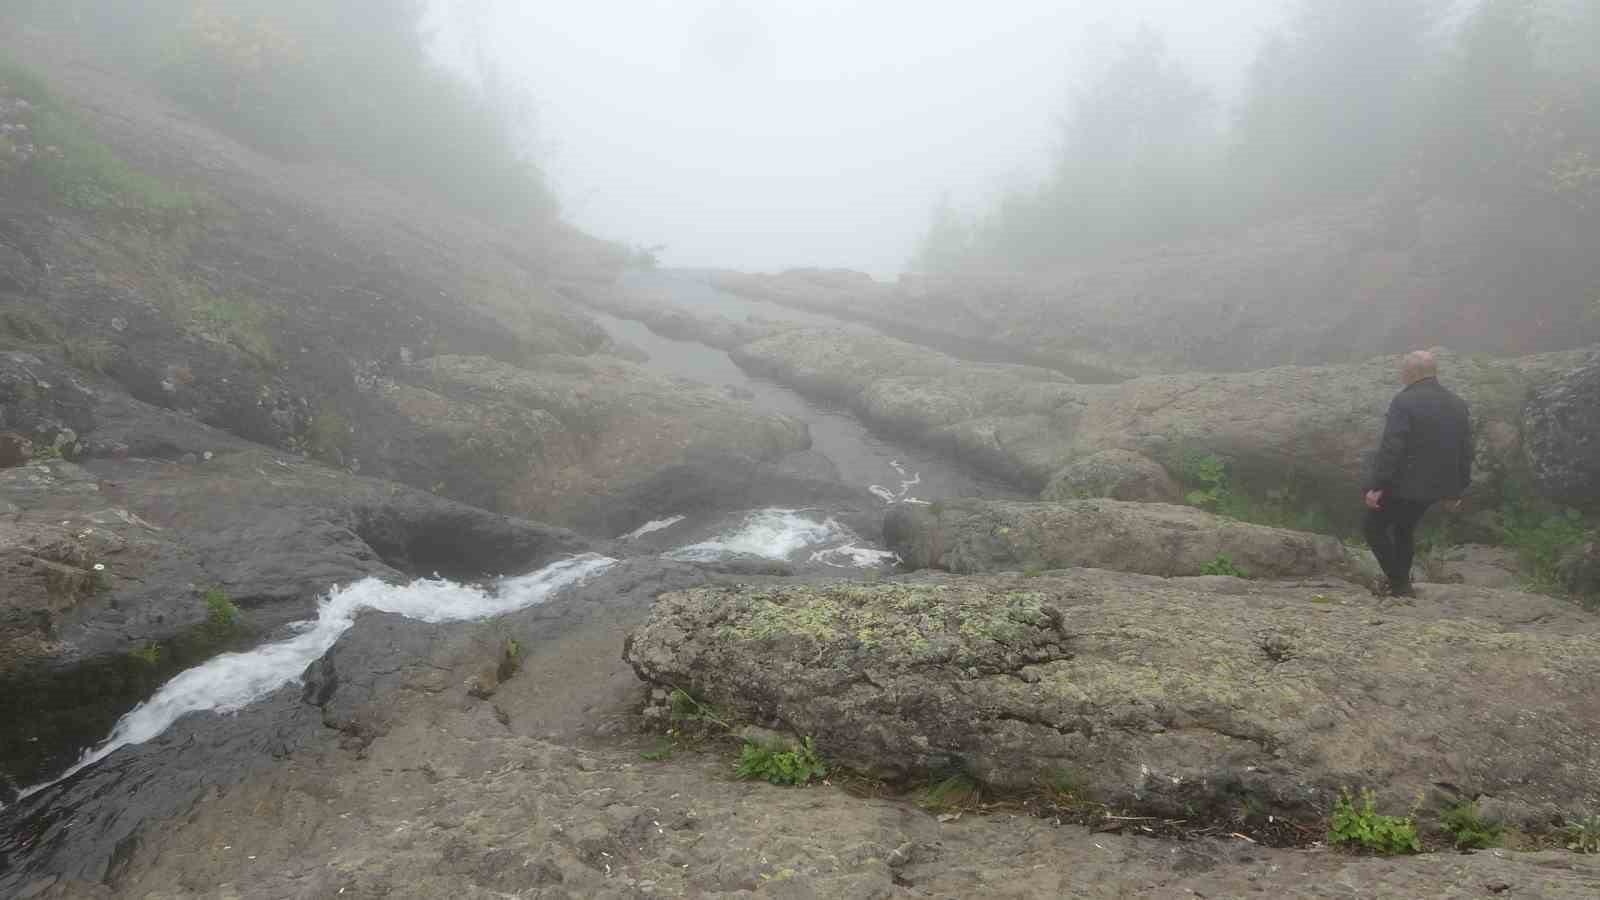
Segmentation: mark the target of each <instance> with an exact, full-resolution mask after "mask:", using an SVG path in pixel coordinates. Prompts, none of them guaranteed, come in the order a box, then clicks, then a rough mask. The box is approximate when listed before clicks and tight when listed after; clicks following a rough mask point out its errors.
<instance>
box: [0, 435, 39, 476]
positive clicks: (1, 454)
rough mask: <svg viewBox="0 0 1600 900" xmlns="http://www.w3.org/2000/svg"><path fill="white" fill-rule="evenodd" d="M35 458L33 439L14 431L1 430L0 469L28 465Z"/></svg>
mask: <svg viewBox="0 0 1600 900" xmlns="http://www.w3.org/2000/svg"><path fill="white" fill-rule="evenodd" d="M30 459H33V441H30V440H28V439H27V438H25V437H23V436H22V435H20V434H17V433H16V432H14V431H0V469H9V468H11V467H12V466H21V465H26V464H27V462H28V460H30Z"/></svg>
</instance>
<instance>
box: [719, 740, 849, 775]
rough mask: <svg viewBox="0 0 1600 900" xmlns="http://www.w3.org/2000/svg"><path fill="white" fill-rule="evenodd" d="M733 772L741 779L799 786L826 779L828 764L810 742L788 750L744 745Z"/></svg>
mask: <svg viewBox="0 0 1600 900" xmlns="http://www.w3.org/2000/svg"><path fill="white" fill-rule="evenodd" d="M736 772H737V774H738V776H739V778H740V779H744V780H750V779H757V778H759V779H763V780H765V781H768V782H771V783H772V784H786V785H802V784H809V783H811V782H812V781H814V780H820V779H822V778H826V777H827V775H828V764H827V762H825V761H824V760H823V758H822V755H821V754H819V753H818V752H817V748H816V745H815V744H814V743H812V740H811V738H809V737H808V738H806V739H805V740H804V741H802V742H801V743H800V745H799V746H796V747H793V748H790V749H781V748H778V747H763V746H760V745H757V744H750V743H747V744H745V745H744V748H743V749H742V750H740V751H739V762H738V764H737V766H736Z"/></svg>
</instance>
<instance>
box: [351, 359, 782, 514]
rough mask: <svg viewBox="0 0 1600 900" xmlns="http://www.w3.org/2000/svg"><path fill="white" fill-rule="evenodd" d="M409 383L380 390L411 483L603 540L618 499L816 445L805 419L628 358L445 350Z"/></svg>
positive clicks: (393, 456)
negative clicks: (502, 357)
mask: <svg viewBox="0 0 1600 900" xmlns="http://www.w3.org/2000/svg"><path fill="white" fill-rule="evenodd" d="M404 377H405V378H406V379H408V380H407V381H406V382H404V383H401V382H396V383H392V384H388V385H386V386H384V387H382V388H381V389H380V390H382V391H384V392H385V394H386V395H387V397H388V398H389V400H390V402H392V404H393V406H394V408H395V409H396V410H397V411H398V412H399V413H400V415H401V416H403V417H404V418H405V420H406V425H405V426H404V427H402V428H400V429H397V431H396V432H395V433H393V434H389V435H386V436H385V438H384V447H383V449H382V450H381V451H380V453H381V454H382V456H383V457H384V458H385V459H389V460H391V462H390V465H391V466H393V467H396V468H398V469H404V470H406V473H407V474H406V477H405V478H404V480H405V481H407V482H409V483H418V482H428V481H430V480H434V479H438V480H440V482H441V485H440V486H438V488H437V489H438V490H440V491H441V492H444V493H447V494H449V495H450V496H462V497H463V498H464V499H467V500H470V501H471V502H474V503H475V504H476V505H479V506H483V507H485V508H493V509H499V510H502V511H506V512H516V513H518V514H520V515H527V516H530V517H533V518H537V519H539V520H541V521H549V522H555V523H558V524H568V525H574V526H577V527H582V528H585V529H589V530H593V531H596V532H600V533H604V532H606V531H611V530H613V529H615V528H616V527H617V525H618V524H620V523H619V522H617V521H616V520H617V518H618V517H619V516H622V517H626V515H627V514H628V513H627V512H626V511H619V510H617V509H615V506H616V504H614V503H608V500H610V498H612V497H615V496H616V495H622V494H626V493H628V492H630V491H635V492H636V491H638V490H640V489H641V487H642V485H644V484H645V483H646V482H649V481H651V480H652V479H657V480H659V478H660V476H662V474H663V473H664V472H665V471H666V470H669V469H673V468H675V467H680V468H681V467H683V466H685V465H692V464H694V463H696V462H701V461H710V460H713V459H723V460H728V461H730V463H732V464H737V463H738V462H739V461H749V462H765V463H777V462H778V461H780V460H781V459H783V458H784V457H785V456H787V455H788V454H790V453H792V452H795V451H801V450H805V449H807V448H809V447H810V446H811V440H810V436H809V434H808V432H807V430H806V426H805V424H804V423H802V422H798V421H795V420H793V419H789V418H787V417H784V416H779V415H771V414H765V413H761V412H758V411H757V410H756V409H755V408H754V407H752V406H751V405H750V404H749V403H747V402H744V401H740V400H736V399H733V398H730V397H728V396H727V395H726V394H723V393H722V392H720V391H717V390H715V389H712V388H708V387H705V386H702V385H697V384H690V383H687V382H682V381H673V380H670V379H666V378H661V377H658V376H654V375H651V374H649V373H647V372H645V371H643V370H642V369H640V368H639V367H638V366H636V365H634V364H633V363H629V362H626V361H623V360H618V359H609V358H585V357H570V356H553V355H552V356H541V357H536V358H533V359H530V360H528V361H526V362H525V363H523V365H521V366H510V365H507V364H504V363H500V362H497V361H495V360H492V359H488V358H485V357H455V356H446V357H437V358H433V359H427V360H422V361H419V362H417V363H416V364H414V365H413V366H411V367H409V368H408V369H407V370H406V371H405V373H404ZM607 507H612V508H607ZM632 514H633V515H638V512H637V511H634V512H633V513H632Z"/></svg>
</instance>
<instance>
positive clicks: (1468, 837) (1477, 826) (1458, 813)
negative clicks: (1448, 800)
mask: <svg viewBox="0 0 1600 900" xmlns="http://www.w3.org/2000/svg"><path fill="white" fill-rule="evenodd" d="M1439 825H1440V827H1441V828H1443V829H1444V830H1445V832H1446V833H1448V834H1449V835H1450V837H1451V838H1453V839H1454V840H1455V845H1456V849H1457V850H1487V849H1488V848H1490V847H1494V846H1497V845H1498V844H1499V843H1500V837H1501V835H1502V834H1503V833H1504V831H1505V827H1504V826H1503V825H1501V824H1500V823H1499V822H1490V821H1487V820H1485V819H1484V818H1483V816H1482V815H1480V814H1479V813H1478V804H1476V803H1474V802H1472V801H1471V800H1463V801H1461V802H1460V803H1457V804H1456V805H1455V806H1452V807H1450V808H1449V809H1447V810H1445V813H1444V815H1443V816H1441V817H1440V819H1439Z"/></svg>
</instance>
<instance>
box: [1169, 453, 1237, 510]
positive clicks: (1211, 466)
mask: <svg viewBox="0 0 1600 900" xmlns="http://www.w3.org/2000/svg"><path fill="white" fill-rule="evenodd" d="M1178 471H1179V475H1180V477H1181V478H1182V480H1183V483H1184V485H1185V486H1187V487H1188V488H1189V490H1188V491H1187V492H1186V493H1185V494H1184V497H1183V499H1184V502H1185V503H1188V504H1189V505H1190V506H1198V507H1199V508H1201V509H1204V510H1207V511H1209V512H1218V511H1219V510H1220V509H1221V508H1222V506H1223V505H1224V504H1225V503H1227V501H1228V499H1229V498H1230V497H1231V496H1232V488H1231V487H1230V485H1229V479H1228V463H1227V461H1226V460H1224V459H1223V458H1222V457H1220V456H1218V455H1216V454H1215V453H1197V452H1190V453H1186V454H1184V456H1183V459H1182V461H1181V462H1180V464H1179V469H1178Z"/></svg>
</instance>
